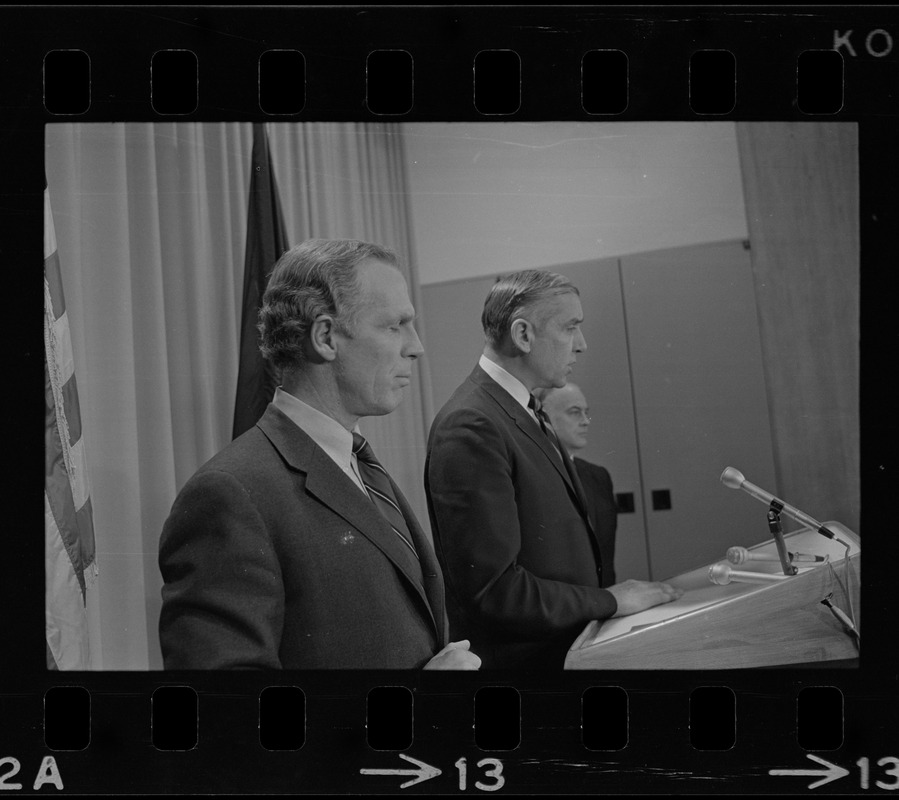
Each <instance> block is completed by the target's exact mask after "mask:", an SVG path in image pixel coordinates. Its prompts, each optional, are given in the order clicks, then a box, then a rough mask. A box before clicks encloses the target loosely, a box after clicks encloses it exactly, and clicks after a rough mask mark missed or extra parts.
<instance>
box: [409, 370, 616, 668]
mask: <svg viewBox="0 0 899 800" xmlns="http://www.w3.org/2000/svg"><path fill="white" fill-rule="evenodd" d="M569 466H570V465H569ZM572 475H576V473H575V470H574V469H573V468H571V470H570V472H569V470H568V469H566V467H565V465H564V464H563V462H562V461H561V459H560V458H559V455H558V453H557V452H556V450H555V448H554V447H553V445H552V443H551V442H550V441H549V439H548V438H547V437H546V435H545V434H544V433H543V431H541V430H540V427H539V426H538V424H537V423H536V422H535V421H534V420H533V419H532V418H531V417H530V415H529V414H528V413H527V411H525V409H523V408H522V407H521V406H520V405H519V404H518V403H517V402H516V401H515V400H514V399H513V398H512V396H511V395H510V394H509V393H508V392H507V391H506V390H505V389H503V388H502V387H501V386H499V384H497V383H496V382H495V381H494V380H493V379H492V378H490V377H489V376H488V375H487V374H486V373H485V372H484V371H483V370H482V369H481V368H480V367H476V368H475V370H474V372H472V373H471V375H470V376H469V377H468V378H467V379H466V380H465V382H464V383H463V384H462V385H461V386H460V387H459V388H458V389H457V390H456V392H455V393H454V394H453V396H452V397H451V398H450V399H449V401H448V402H447V403H446V405H445V406H444V407H443V408H442V409H441V411H440V413H439V414H438V415H437V417H436V418H435V420H434V424H433V425H432V427H431V433H430V436H429V439H428V456H427V462H426V465H425V489H426V492H427V498H428V511H429V514H430V517H431V526H432V531H433V534H434V544H435V547H436V549H437V557H438V559H439V560H440V563H441V566H442V567H443V573H444V577H445V579H446V585H447V609H448V612H449V619H450V631H451V636H459V637H464V638H468V639H471V649H472V650H473V651H474V652H476V653H477V654H478V655H479V656H480V657H481V659H482V663H483V667H484V668H490V667H500V668H506V667H509V668H531V667H539V668H553V669H561V668H562V664H563V661H564V659H565V654H566V652H567V651H568V648H569V647H570V646H571V644H572V643H573V642H574V640H575V638H577V635H578V634H579V633H580V632H581V630H582V629H583V627H584V625H586V624H587V623H588V622H589V621H590V620H592V619H604V618H606V617H609V616H611V615H612V614H614V613H615V611H616V610H617V605H616V603H615V598H614V597H613V596H612V595H611V594H610V593H609V592H607V591H605V590H604V589H601V588H600V580H601V564H600V560H599V558H600V557H599V547H598V543H597V542H596V539H595V537H594V535H593V532H592V530H591V527H590V524H589V522H588V519H587V512H586V508H585V505H584V503H583V501H582V499H581V497H579V491H580V487H579V481H577V478H575V479H574V481H572V478H571V476H572Z"/></svg>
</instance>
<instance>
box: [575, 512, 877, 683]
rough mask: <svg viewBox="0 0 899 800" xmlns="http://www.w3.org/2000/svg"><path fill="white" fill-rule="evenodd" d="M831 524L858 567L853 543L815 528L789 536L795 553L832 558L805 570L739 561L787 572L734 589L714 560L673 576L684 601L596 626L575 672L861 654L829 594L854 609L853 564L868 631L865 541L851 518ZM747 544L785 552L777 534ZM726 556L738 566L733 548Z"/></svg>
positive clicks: (747, 567) (582, 642)
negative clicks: (715, 577) (715, 579)
mask: <svg viewBox="0 0 899 800" xmlns="http://www.w3.org/2000/svg"><path fill="white" fill-rule="evenodd" d="M824 524H825V526H826V527H827V528H828V529H829V530H830V531H832V532H833V533H834V534H835V536H836V537H837V538H838V539H842V540H843V541H844V542H846V544H848V545H850V549H849V551H848V557H849V564H848V565H847V564H846V554H847V551H846V548H845V547H844V546H843V545H842V544H840V543H839V542H837V541H835V540H833V539H828V538H826V537H824V536H822V535H821V534H819V533H817V532H815V531H813V530H810V529H809V528H803V529H801V530H798V531H794V532H793V533H788V534H785V535H784V540H785V542H786V546H787V549H788V550H789V551H790V552H798V553H808V554H811V555H819V556H829V559H830V560H829V563H828V562H824V563H820V562H818V563H796V564H795V566H796V567H798V568H799V572H798V574H796V575H793V576H789V577H787V576H784V575H783V569H782V568H781V565H780V562H779V561H747V562H746V563H744V564H741V565H740V566H734V565H731V567H732V568H733V569H737V570H740V571H745V572H753V573H756V572H758V573H767V574H768V575H779V576H781V578H782V579H781V580H778V581H776V582H771V583H729V584H727V585H724V586H719V585H716V584H714V583H712V582H711V579H710V578H709V569H710V568H711V566H712V564H707V565H705V566H703V567H700V568H699V569H695V570H692V571H691V572H685V573H684V574H682V575H678V576H677V577H676V578H671V579H669V580H667V581H666V582H667V583H670V584H672V585H674V586H677V587H679V588H681V589H683V590H684V594H683V596H682V597H681V598H680V599H679V600H675V601H674V602H672V603H667V604H665V605H661V606H655V607H654V608H650V609H647V610H646V611H641V612H640V613H638V614H632V615H631V616H627V617H619V618H615V619H609V620H605V621H603V622H599V621H594V622H591V623H590V624H589V625H587V627H586V628H585V629H584V631H583V632H582V633H581V635H580V636H579V637H578V638H577V640H576V641H575V642H574V644H573V645H572V646H571V649H570V650H569V652H568V655H567V657H566V659H565V669H603V670H606V669H740V668H746V667H768V666H789V665H791V664H794V665H799V664H809V663H812V662H827V661H838V660H844V659H854V658H857V657H858V648H857V641H856V639H855V637H854V636H852V635H851V634H850V633H849V632H848V631H847V630H846V628H845V627H844V626H843V624H842V623H841V622H840V621H839V620H838V619H836V617H835V616H834V615H833V613H832V612H831V611H830V609H828V608H827V607H826V606H824V605H823V604H822V603H821V601H822V600H823V599H824V598H825V597H826V596H827V595H829V594H830V593H831V592H832V593H833V595H832V597H831V598H830V599H831V601H832V602H833V604H834V606H836V607H838V608H840V609H841V610H842V611H843V612H845V613H846V614H847V616H849V604H848V598H847V597H846V594H845V592H844V589H843V587H845V586H846V568H847V566H848V569H849V570H850V572H851V574H850V577H849V581H850V583H849V586H848V588H849V591H850V592H851V594H852V608H853V609H854V611H855V621H856V625H857V626H858V629H859V632H860V631H861V617H860V606H859V582H860V575H861V547H860V545H859V540H858V537H856V536H855V534H853V533H852V532H851V531H850V530H848V529H847V528H846V527H845V526H844V525H841V524H840V523H838V522H826V523H824ZM734 544H738V543H737V542H735V543H734ZM747 549H748V550H749V551H750V552H752V553H766V554H772V555H774V556H775V557H776V555H777V547H776V544H775V542H774V540H773V539H772V540H770V541H767V542H764V543H762V544H760V545H756V546H755V547H750V548H747ZM721 561H722V562H723V563H728V562H726V561H725V559H724V554H723V553H722V558H721ZM713 563H717V562H713ZM835 575H836V577H835ZM837 577H838V578H839V580H840V581H841V582H842V583H843V587H841V585H840V582H838V581H837V579H836V578H837Z"/></svg>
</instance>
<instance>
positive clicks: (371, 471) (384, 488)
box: [353, 433, 418, 558]
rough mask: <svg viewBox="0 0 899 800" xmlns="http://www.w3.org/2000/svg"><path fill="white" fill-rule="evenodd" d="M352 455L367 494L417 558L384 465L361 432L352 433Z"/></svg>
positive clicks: (416, 552) (410, 535)
mask: <svg viewBox="0 0 899 800" xmlns="http://www.w3.org/2000/svg"><path fill="white" fill-rule="evenodd" d="M353 455H354V456H356V463H357V465H358V466H359V476H360V477H361V478H362V483H363V484H365V488H366V489H367V490H368V495H369V497H371V499H372V502H373V503H374V504H375V507H376V508H377V509H378V511H380V512H381V514H382V515H383V516H384V517H385V519H386V520H387V521H388V522H389V523H390V527H391V528H393V531H394V533H396V535H397V536H399V537H400V539H401V540H402V542H403V544H405V545H406V547H408V548H409V549H410V550H411V551H412V552H413V553H414V555H415V557H416V558H418V551H417V550H416V549H415V545H414V544H413V543H412V534H410V533H409V528H408V526H407V525H406V520H405V518H404V517H403V513H402V512H401V511H400V507H399V505H398V504H397V502H396V495H395V494H394V493H393V487H392V486H391V485H390V478H389V477H388V476H387V472H386V470H385V469H384V467H382V466H381V464H380V463H379V461H378V459H377V458H375V454H374V452H373V451H372V449H371V445H370V444H369V443H368V442H367V441H366V440H365V437H364V436H363V435H362V434H361V433H354V434H353Z"/></svg>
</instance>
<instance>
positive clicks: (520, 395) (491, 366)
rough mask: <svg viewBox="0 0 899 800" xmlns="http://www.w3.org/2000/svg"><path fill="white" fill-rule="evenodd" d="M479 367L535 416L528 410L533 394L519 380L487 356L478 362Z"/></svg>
mask: <svg viewBox="0 0 899 800" xmlns="http://www.w3.org/2000/svg"><path fill="white" fill-rule="evenodd" d="M478 366H479V367H480V368H481V369H482V370H484V372H486V373H487V374H488V375H489V376H490V377H491V378H493V380H495V381H496V382H497V383H498V384H499V385H500V386H502V387H503V389H505V390H506V391H507V392H508V393H509V394H510V395H512V397H513V398H514V399H515V401H516V402H518V403H520V404H521V407H522V408H523V409H524V410H525V411H527V412H528V413H529V414H531V415H532V416H533V414H532V412H531V410H530V409H529V408H528V401H529V400H530V399H531V393H530V392H529V391H528V390H527V387H526V386H525V385H524V384H523V383H522V382H521V381H520V380H518V378H516V377H515V376H514V375H512V374H511V373H510V372H507V371H506V370H504V369H503V368H502V367H501V366H500V365H499V364H497V363H496V362H495V361H491V360H490V359H489V358H487V356H485V355H482V356H481V358H480V359H479V360H478Z"/></svg>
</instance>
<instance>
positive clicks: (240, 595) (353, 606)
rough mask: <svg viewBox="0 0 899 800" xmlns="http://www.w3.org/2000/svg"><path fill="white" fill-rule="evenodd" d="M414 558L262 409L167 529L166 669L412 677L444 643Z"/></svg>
mask: <svg viewBox="0 0 899 800" xmlns="http://www.w3.org/2000/svg"><path fill="white" fill-rule="evenodd" d="M394 489H395V492H396V495H397V499H398V501H399V505H400V507H401V509H402V511H403V514H404V516H405V518H406V521H407V523H408V526H409V530H410V532H411V533H412V536H413V538H414V540H415V545H416V547H417V549H418V552H419V554H420V556H421V563H420V566H419V563H418V561H416V559H415V557H414V556H413V555H412V554H411V553H410V552H409V550H408V548H407V547H405V546H404V545H403V544H402V543H401V542H400V541H399V540H398V539H397V537H396V534H395V533H394V532H393V531H392V529H391V528H390V526H389V524H388V523H387V521H386V520H385V519H384V518H383V517H382V516H381V515H380V514H379V513H378V512H377V510H376V509H375V507H374V505H373V504H372V503H371V501H370V500H369V499H368V498H367V497H366V496H365V495H364V494H363V493H362V492H361V491H360V490H359V488H358V487H357V486H356V485H355V484H354V483H353V482H352V480H350V478H348V477H347V476H346V475H345V474H344V472H343V471H342V470H341V469H340V467H338V466H337V465H336V464H335V463H334V461H333V460H332V459H331V458H330V457H329V456H328V455H327V454H326V453H325V452H324V451H323V450H321V448H319V447H318V446H317V445H316V444H315V443H314V442H313V440H312V439H311V438H310V437H309V436H308V435H307V434H306V433H304V432H303V431H302V430H301V429H300V428H299V427H297V426H296V425H295V424H294V423H293V422H292V421H291V420H290V419H289V418H288V417H287V416H286V415H285V414H284V413H282V412H281V411H280V410H278V409H277V408H275V407H274V406H273V405H270V406H269V407H268V408H267V409H266V411H265V414H264V415H263V416H262V418H261V419H260V420H259V422H258V423H257V424H256V425H255V426H254V427H253V428H251V429H250V430H249V431H247V432H246V433H245V434H243V435H242V436H240V437H238V438H237V439H235V440H234V441H233V442H232V443H231V444H229V445H228V446H227V447H225V448H224V449H223V450H222V451H221V452H220V453H219V454H218V455H216V456H214V457H213V458H212V459H211V460H210V461H209V462H207V463H206V464H205V465H204V466H202V467H201V468H200V469H199V470H198V472H197V473H196V474H195V475H194V476H193V477H192V478H191V479H190V480H189V481H188V482H187V484H186V485H185V486H184V488H183V489H182V490H181V492H180V494H179V495H178V498H177V499H176V501H175V504H174V506H173V507H172V511H171V515H170V516H169V518H168V520H167V521H166V523H165V527H164V529H163V533H162V539H161V541H160V549H159V565H160V568H161V570H162V575H163V578H164V580H165V586H164V587H163V590H162V598H163V603H162V612H161V615H160V620H159V636H160V642H161V645H162V653H163V659H164V662H165V667H166V668H167V669H226V668H286V669H332V668H338V669H349V668H366V669H412V668H419V667H421V666H422V665H423V664H424V663H425V662H427V661H428V660H429V659H430V658H431V657H432V656H433V655H434V654H435V652H436V651H437V650H439V649H440V648H441V647H443V646H444V645H445V644H446V641H447V639H446V634H447V631H446V623H445V604H444V585H443V578H442V575H441V572H440V567H439V565H438V563H437V560H436V557H435V555H434V552H433V549H432V548H431V546H430V544H429V543H428V540H427V539H426V538H425V536H424V535H423V533H422V531H421V528H420V527H419V525H418V522H417V521H416V519H415V516H414V514H413V513H412V511H411V509H410V508H409V506H408V504H407V503H406V501H405V499H404V498H403V496H402V494H401V493H400V491H399V489H398V488H397V487H396V486H394Z"/></svg>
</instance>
